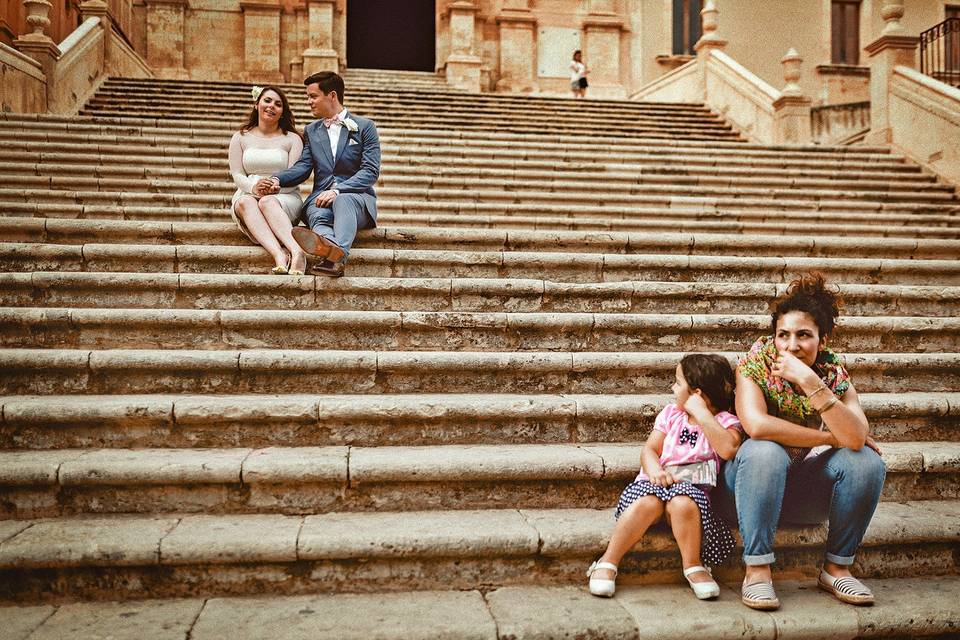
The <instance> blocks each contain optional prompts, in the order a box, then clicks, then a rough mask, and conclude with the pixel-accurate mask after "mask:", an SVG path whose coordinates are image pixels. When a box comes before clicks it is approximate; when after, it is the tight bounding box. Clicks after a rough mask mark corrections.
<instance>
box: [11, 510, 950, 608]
mask: <svg viewBox="0 0 960 640" xmlns="http://www.w3.org/2000/svg"><path fill="white" fill-rule="evenodd" d="M958 516H960V503H958V502H957V501H951V500H945V501H941V500H927V501H913V502H904V503H896V502H884V503H881V504H880V505H879V507H878V508H877V511H876V514H875V515H874V517H873V520H872V522H871V525H870V528H869V529H868V531H867V534H866V536H865V538H864V543H863V546H862V547H861V549H860V550H859V553H858V555H857V559H858V569H859V574H860V575H861V576H863V577H866V578H887V577H896V576H904V575H909V576H911V577H913V576H918V575H938V574H939V575H952V574H955V573H956V571H957V566H956V560H955V558H956V552H957V549H958V547H960V529H958V526H957V522H958V521H960V520H958ZM612 524H613V518H612V508H607V509H602V510H592V509H509V510H464V511H429V512H383V513H343V512H338V513H329V514H318V515H309V516H305V517H304V516H285V515H261V514H254V515H215V516H206V515H186V514H184V515H179V514H171V515H162V516H161V515H157V516H98V517H80V518H74V517H71V518H57V519H52V520H40V521H37V520H12V521H6V522H4V523H3V526H4V531H5V534H6V535H5V536H4V538H5V540H4V542H2V543H0V568H2V569H0V598H3V599H5V600H19V601H24V600H28V601H31V602H34V603H35V602H39V601H42V600H43V599H52V598H57V597H64V596H67V597H74V598H75V597H83V598H96V597H98V596H99V597H102V596H103V595H105V594H109V595H110V597H111V598H118V597H120V598H129V597H131V596H133V597H137V596H139V595H142V594H143V593H144V591H145V589H144V586H143V585H149V587H148V589H147V591H148V592H149V593H150V594H151V596H154V597H169V596H193V595H197V593H198V592H201V593H202V594H203V595H204V596H212V595H227V594H250V593H257V594H259V593H262V590H263V585H264V583H265V581H266V582H267V583H269V585H270V591H271V593H272V594H289V593H298V592H307V591H309V592H317V591H341V590H343V589H344V588H345V586H347V585H348V586H349V587H348V588H349V589H351V590H354V591H384V590H403V589H409V588H417V589H429V588H438V587H440V586H441V585H442V586H443V588H457V589H471V588H476V587H478V586H481V585H510V584H537V585H544V584H569V583H571V582H572V583H574V584H577V585H580V584H581V583H582V581H583V580H584V578H583V577H582V574H583V570H584V567H586V566H587V565H588V564H589V563H590V561H591V560H592V559H594V558H596V556H597V555H598V554H599V553H600V552H601V550H602V549H603V546H604V543H605V541H606V539H607V536H608V535H609V532H610V530H611V528H612ZM824 529H825V527H824V526H818V527H803V528H793V527H791V528H782V529H781V530H780V531H779V532H778V533H777V539H776V546H777V551H778V562H777V568H778V569H780V570H784V569H786V570H795V571H803V572H806V573H812V571H813V569H814V568H815V567H816V565H817V564H818V563H819V560H820V558H821V556H822V552H823V551H822V545H823V543H824V539H825V535H824ZM620 568H621V571H622V572H623V573H624V574H626V575H630V574H634V575H637V574H639V573H641V572H645V574H646V575H644V576H643V579H644V580H645V581H648V582H650V581H656V580H658V579H659V580H660V581H663V580H669V581H674V580H676V577H675V575H676V574H677V573H679V570H680V558H679V554H678V553H677V551H676V545H675V543H674V541H673V539H672V536H671V535H670V534H669V533H666V532H663V531H656V532H652V533H649V534H648V535H647V536H646V537H645V538H644V541H643V543H642V546H641V547H640V551H637V552H633V553H631V554H630V555H628V557H627V558H625V559H624V562H623V563H622V564H621V565H620ZM716 572H717V574H718V576H719V577H720V578H722V579H725V580H727V579H735V578H736V577H739V575H740V572H741V569H740V568H739V563H737V566H736V568H734V562H733V561H732V560H731V561H728V564H727V565H726V566H724V567H718V568H717V569H716ZM387 574H388V575H392V576H403V578H400V579H391V580H384V578H383V576H384V575H387ZM687 597H688V598H689V597H690V596H689V595H687Z"/></svg>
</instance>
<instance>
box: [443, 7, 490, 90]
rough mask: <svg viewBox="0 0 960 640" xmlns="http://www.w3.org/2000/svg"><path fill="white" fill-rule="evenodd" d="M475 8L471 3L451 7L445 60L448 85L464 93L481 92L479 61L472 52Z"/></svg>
mask: <svg viewBox="0 0 960 640" xmlns="http://www.w3.org/2000/svg"><path fill="white" fill-rule="evenodd" d="M477 11H478V8H477V5H475V4H474V3H473V2H471V1H470V0H456V1H455V2H452V3H450V7H449V17H450V55H449V56H448V57H447V62H446V74H447V84H449V85H450V86H451V87H456V88H457V89H463V90H466V91H474V92H479V91H480V66H481V63H482V61H481V59H480V56H478V55H477V54H476V53H475V52H474V44H473V43H474V38H475V37H476V14H477Z"/></svg>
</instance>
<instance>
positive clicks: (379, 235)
mask: <svg viewBox="0 0 960 640" xmlns="http://www.w3.org/2000/svg"><path fill="white" fill-rule="evenodd" d="M958 230H960V225H958ZM0 239H2V240H4V241H5V242H16V243H36V244H69V245H75V244H86V243H98V241H99V243H98V244H103V243H104V241H106V242H105V243H106V244H117V245H127V244H138V245H154V246H174V245H194V246H195V245H213V246H217V247H221V246H244V245H245V246H247V247H249V246H250V244H249V241H247V240H246V238H244V237H242V236H240V234H238V233H237V228H236V224H235V223H232V222H227V223H221V224H215V223H192V222H184V223H167V222H132V221H114V220H108V221H97V220H58V219H48V218H47V219H45V218H3V217H0ZM357 246H359V247H365V248H376V249H410V248H415V249H435V250H461V251H463V250H476V251H548V252H552V251H560V252H564V253H567V252H569V253H577V254H581V253H605V254H627V255H630V254H651V253H663V254H670V255H743V256H757V255H760V256H762V255H769V254H771V253H774V252H775V253H778V254H780V255H784V256H806V257H816V256H823V257H827V256H829V257H845V258H849V257H863V258H867V257H870V258H896V259H953V258H955V257H960V241H958V240H944V239H926V238H924V239H914V238H864V237H854V238H837V237H824V238H818V239H814V238H812V237H811V238H807V239H805V240H802V241H791V244H788V245H785V244H784V242H783V236H781V235H759V234H749V235H742V236H741V235H735V234H734V235H731V234H710V233H675V232H674V233H643V232H635V233H626V232H616V231H611V232H588V231H546V230H509V231H506V230H495V229H468V228H453V229H443V228H437V227H411V226H407V227H378V228H376V229H370V230H367V231H364V232H362V234H360V235H359V237H358V243H357ZM2 253H4V252H3V250H2V246H0V255H2Z"/></svg>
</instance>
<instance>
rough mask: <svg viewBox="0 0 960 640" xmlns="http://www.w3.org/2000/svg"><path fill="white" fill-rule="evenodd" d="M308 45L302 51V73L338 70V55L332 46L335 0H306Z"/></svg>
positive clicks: (337, 71)
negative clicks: (308, 24) (308, 26)
mask: <svg viewBox="0 0 960 640" xmlns="http://www.w3.org/2000/svg"><path fill="white" fill-rule="evenodd" d="M308 3H309V4H308V11H309V13H308V18H307V19H308V20H309V23H310V28H309V32H310V36H309V37H310V45H309V47H308V48H307V50H306V51H304V52H303V75H305V76H309V75H310V74H312V73H317V72H318V71H334V72H336V73H339V72H340V56H339V55H338V54H337V50H336V49H334V48H333V14H334V5H335V4H336V0H308Z"/></svg>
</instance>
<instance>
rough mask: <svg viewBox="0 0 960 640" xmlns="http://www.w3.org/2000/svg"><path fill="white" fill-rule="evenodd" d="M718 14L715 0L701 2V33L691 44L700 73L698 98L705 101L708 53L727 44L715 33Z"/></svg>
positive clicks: (719, 49)
mask: <svg viewBox="0 0 960 640" xmlns="http://www.w3.org/2000/svg"><path fill="white" fill-rule="evenodd" d="M719 15H720V12H719V11H718V10H717V3H716V0H706V2H704V3H703V8H702V9H701V10H700V20H701V25H702V29H701V35H700V39H699V40H697V43H696V44H695V45H693V50H694V51H696V52H697V69H698V72H699V75H700V96H698V98H699V99H700V100H703V101H704V102H706V101H707V63H708V62H709V61H710V55H711V54H712V53H713V52H714V51H723V49H724V47H726V46H727V41H726V40H724V39H723V38H721V37H720V34H718V33H717V28H718V27H719V24H720V20H719Z"/></svg>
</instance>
